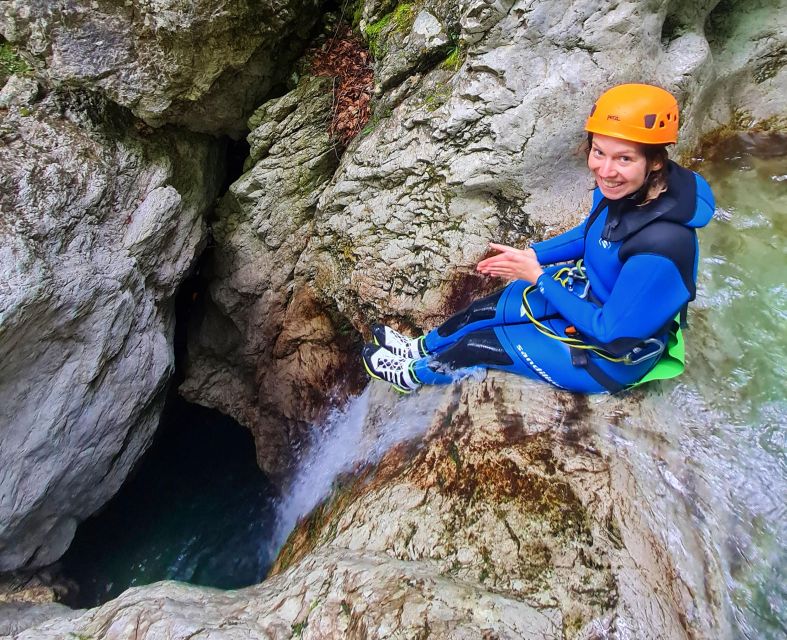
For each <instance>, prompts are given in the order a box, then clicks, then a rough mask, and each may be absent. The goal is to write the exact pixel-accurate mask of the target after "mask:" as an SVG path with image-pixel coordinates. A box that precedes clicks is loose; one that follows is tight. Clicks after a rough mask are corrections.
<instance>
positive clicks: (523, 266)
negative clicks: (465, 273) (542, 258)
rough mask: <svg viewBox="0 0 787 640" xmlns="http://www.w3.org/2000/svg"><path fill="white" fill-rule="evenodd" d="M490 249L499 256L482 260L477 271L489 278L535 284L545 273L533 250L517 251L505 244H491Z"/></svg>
mask: <svg viewBox="0 0 787 640" xmlns="http://www.w3.org/2000/svg"><path fill="white" fill-rule="evenodd" d="M489 248H490V249H493V250H495V251H499V252H500V253H498V254H497V255H494V256H491V257H489V258H485V259H484V260H481V262H479V263H478V265H477V266H476V271H478V272H479V273H483V274H484V275H487V276H496V277H498V278H507V279H509V280H527V281H528V282H535V281H536V280H538V277H539V276H540V275H541V274H542V273H544V270H543V269H542V268H541V264H540V263H539V262H538V258H537V257H536V252H535V251H533V250H532V249H516V248H514V247H509V246H506V245H504V244H495V243H493V242H490V243H489Z"/></svg>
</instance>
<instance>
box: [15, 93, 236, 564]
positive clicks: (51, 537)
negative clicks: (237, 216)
mask: <svg viewBox="0 0 787 640" xmlns="http://www.w3.org/2000/svg"><path fill="white" fill-rule="evenodd" d="M11 82H13V79H12V80H9V83H11ZM3 93H6V90H5V89H4V90H3ZM22 94H24V92H23V91H22V92H20V91H16V92H15V95H22ZM0 137H1V138H2V145H0V176H2V177H0V183H1V187H0V236H2V243H0V283H2V284H0V361H2V363H3V365H2V373H1V374H0V571H8V570H12V569H16V568H19V567H23V566H26V567H36V566H43V565H46V564H49V563H52V562H54V561H55V560H57V559H58V558H59V557H60V555H62V553H63V552H64V551H65V550H66V548H67V547H68V545H69V543H70V542H71V539H72V537H73V534H74V530H75V529H76V526H77V524H78V523H79V522H80V521H82V520H83V519H85V518H86V517H88V516H89V515H91V514H92V513H94V512H95V511H96V510H97V509H98V508H99V507H101V506H102V505H103V504H104V503H105V502H106V501H107V500H109V498H111V497H112V496H113V495H114V494H115V493H116V492H117V490H118V488H119V487H120V485H121V484H122V483H123V481H124V480H125V479H126V477H127V475H128V473H129V471H130V470H131V468H132V466H133V465H134V463H135V462H136V461H137V459H138V458H139V456H140V455H141V453H142V452H143V451H144V450H145V448H146V447H147V445H148V444H149V442H150V440H151V437H152V435H153V432H154V430H155V428H156V426H157V424H158V418H159V413H160V410H161V407H162V404H163V402H164V397H165V394H166V390H167V384H168V381H169V378H170V375H171V374H172V370H173V366H174V356H173V344H172V342H173V334H174V296H175V292H176V289H177V287H178V285H179V283H180V282H181V281H182V279H183V278H184V277H185V275H186V273H187V272H188V270H189V269H190V268H191V266H192V264H193V262H194V260H195V257H196V256H197V255H198V253H199V252H200V250H201V249H202V247H203V245H204V241H205V223H204V221H203V214H204V213H205V211H206V209H207V208H208V207H210V206H211V205H212V203H213V199H214V198H215V195H216V192H217V190H218V187H219V186H220V184H219V181H220V180H221V174H222V171H223V158H222V154H221V146H220V145H219V144H218V143H216V142H215V141H213V140H212V139H209V138H207V137H206V136H200V135H197V134H188V133H186V134H183V133H177V134H176V133H175V132H174V131H172V130H169V129H162V130H160V131H158V132H156V134H155V136H153V135H152V132H151V130H150V128H149V127H146V126H144V125H142V123H140V122H139V121H135V120H134V118H133V117H131V116H130V114H129V113H128V112H126V111H125V110H122V109H120V108H118V107H116V106H114V105H112V104H111V103H109V102H107V101H106V99H104V98H102V97H100V96H97V95H94V94H86V93H83V92H58V91H51V90H48V91H47V94H46V97H45V98H44V99H43V100H41V101H39V102H30V101H29V100H28V103H27V104H25V105H19V104H16V103H14V102H10V103H9V106H8V108H7V109H5V110H2V111H0Z"/></svg>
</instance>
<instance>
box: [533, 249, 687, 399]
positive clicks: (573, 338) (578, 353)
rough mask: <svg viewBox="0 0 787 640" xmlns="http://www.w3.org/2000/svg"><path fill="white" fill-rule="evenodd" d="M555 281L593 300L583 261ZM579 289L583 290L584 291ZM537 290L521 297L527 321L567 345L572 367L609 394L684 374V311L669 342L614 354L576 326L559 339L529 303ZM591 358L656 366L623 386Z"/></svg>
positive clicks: (651, 340) (650, 342)
mask: <svg viewBox="0 0 787 640" xmlns="http://www.w3.org/2000/svg"><path fill="white" fill-rule="evenodd" d="M552 278H553V279H554V280H556V281H557V282H559V283H560V284H561V285H562V286H563V287H564V288H566V289H568V290H569V291H571V292H575V293H576V295H578V296H579V297H580V298H583V299H585V298H590V297H591V295H592V293H591V291H590V281H589V280H588V277H587V273H586V272H585V268H584V265H583V261H582V260H581V259H580V260H578V261H577V262H576V263H575V264H574V265H572V266H570V267H568V266H567V267H563V268H561V269H560V270H558V271H556V272H555V273H554V274H553V275H552ZM578 287H581V289H579V288H578ZM536 288H537V287H536V285H535V284H532V285H530V286H529V287H527V288H526V289H525V290H524V291H523V293H522V309H523V311H524V314H525V316H526V317H527V319H528V320H529V321H530V322H531V323H532V324H533V326H534V327H535V328H536V329H537V330H538V331H540V332H541V333H542V334H544V335H545V336H548V337H549V338H552V339H554V340H558V341H559V342H562V343H563V344H565V345H567V346H568V348H569V351H570V353H571V362H572V364H573V365H574V366H576V367H582V368H584V369H585V370H586V371H587V372H588V374H589V375H590V376H591V377H593V378H594V379H595V380H596V381H597V382H598V383H599V384H601V385H602V386H603V387H604V388H605V389H607V391H609V392H610V393H617V392H619V391H622V390H623V389H626V388H631V387H635V386H638V385H641V384H644V383H646V382H650V381H651V380H665V379H668V378H674V377H676V376H679V375H680V374H681V373H683V370H684V368H685V349H684V343H683V334H682V331H681V321H680V320H682V317H683V311H681V313H680V314H679V315H678V316H676V318H675V320H673V321H672V322H671V325H670V328H669V331H668V336H667V339H666V340H659V339H658V338H648V339H646V340H642V341H641V342H639V343H637V344H636V345H634V346H633V347H631V348H630V349H628V351H627V352H626V353H624V354H622V355H619V354H615V353H612V352H611V351H609V350H608V349H605V348H603V347H599V346H598V345H594V344H590V343H587V342H585V341H584V340H583V339H582V336H581V334H580V333H579V331H577V329H576V327H574V326H568V327H566V329H565V331H564V333H565V335H560V334H558V333H557V332H555V331H554V330H553V329H552V328H550V327H548V326H547V325H546V324H544V323H543V322H541V321H540V320H538V319H537V318H536V317H535V314H534V313H533V309H532V307H531V306H530V301H529V300H528V295H529V294H530V293H531V292H533V291H534V290H535V289H536ZM590 354H595V355H596V356H598V357H600V358H603V359H604V360H607V361H609V362H617V363H622V364H626V365H638V364H642V363H643V362H645V361H647V360H651V359H654V358H655V359H656V360H657V362H656V365H655V366H654V367H653V368H652V369H651V370H650V371H649V372H648V373H647V374H645V376H643V377H642V378H641V379H640V380H639V381H637V382H635V383H632V384H622V383H620V382H618V381H617V380H615V379H613V378H612V377H610V376H609V374H607V373H606V372H605V371H604V370H603V369H601V367H599V366H598V364H596V363H595V362H594V361H593V359H592V358H591V357H590Z"/></svg>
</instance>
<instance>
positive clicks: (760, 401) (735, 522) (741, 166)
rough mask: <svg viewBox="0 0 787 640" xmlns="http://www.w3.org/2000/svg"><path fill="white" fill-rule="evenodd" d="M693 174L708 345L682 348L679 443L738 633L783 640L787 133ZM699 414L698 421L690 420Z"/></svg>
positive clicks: (760, 139)
mask: <svg viewBox="0 0 787 640" xmlns="http://www.w3.org/2000/svg"><path fill="white" fill-rule="evenodd" d="M699 171H700V172H701V173H702V174H703V175H704V176H705V177H706V178H707V179H708V181H709V182H710V184H711V186H712V188H713V191H714V194H715V196H716V204H717V214H716V216H715V219H714V221H713V222H712V223H711V224H710V225H709V226H708V228H707V229H705V230H703V231H702V233H701V236H700V237H701V247H702V261H701V264H700V273H701V274H702V277H701V279H700V288H699V291H698V299H697V301H696V302H695V304H694V309H696V310H697V312H696V313H697V315H699V316H700V318H701V319H702V322H703V324H704V325H705V327H706V329H707V328H709V329H710V332H709V333H710V337H709V339H708V341H707V344H703V345H701V347H700V345H697V346H698V347H700V348H699V349H694V350H693V349H692V345H691V342H689V351H688V360H689V369H688V374H687V375H686V377H685V378H686V379H685V380H684V381H683V382H682V384H681V385H680V386H679V387H677V388H676V392H675V394H674V399H675V401H676V402H678V403H682V404H683V406H684V408H685V411H686V414H687V415H688V416H689V420H687V427H688V429H687V431H686V432H685V434H684V435H683V437H682V438H681V443H680V447H681V450H682V452H683V453H685V459H686V464H687V465H691V466H692V467H693V470H694V472H695V473H696V474H697V476H698V477H700V478H701V479H702V482H703V483H704V484H705V485H706V487H707V492H708V493H707V495H705V496H703V499H702V502H701V504H699V505H698V506H699V508H700V509H701V510H703V511H704V513H705V517H706V520H707V522H708V523H710V525H712V526H710V527H709V532H710V535H711V536H712V546H713V547H715V549H716V551H717V553H718V557H719V560H720V563H721V565H722V570H723V573H724V576H725V579H726V581H727V590H728V594H729V597H730V601H731V607H732V611H733V615H734V617H735V618H736V621H737V626H738V629H737V631H736V633H737V634H738V635H739V636H740V637H745V638H750V639H752V640H754V639H758V640H759V639H763V640H766V639H767V640H770V639H773V640H776V638H781V639H783V638H785V637H787V590H786V589H785V584H787V582H786V581H787V575H785V574H786V573H787V508H786V506H785V498H787V446H785V445H787V442H786V441H785V439H786V438H787V399H786V398H787V396H786V394H785V363H787V332H785V327H787V322H786V321H787V281H786V280H785V277H786V276H787V257H786V256H787V137H785V136H775V135H770V136H769V135H744V136H740V137H738V138H736V139H734V140H730V141H728V142H727V143H725V144H724V145H722V146H719V147H717V148H716V149H715V150H713V152H712V155H711V156H710V157H708V158H707V159H705V160H703V161H702V162H701V163H700V165H699ZM688 335H689V336H690V335H691V333H690V332H689V334H688ZM689 340H691V338H690V337H689ZM700 408H701V410H702V411H703V412H704V413H705V415H704V416H703V418H702V419H701V420H696V421H694V420H691V419H690V416H691V413H692V410H697V411H699V410H700ZM708 417H710V418H712V427H711V428H709V425H708Z"/></svg>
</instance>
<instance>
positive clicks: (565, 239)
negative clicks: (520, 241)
mask: <svg viewBox="0 0 787 640" xmlns="http://www.w3.org/2000/svg"><path fill="white" fill-rule="evenodd" d="M531 247H532V249H533V251H535V252H536V257H537V258H538V261H539V262H540V263H541V264H554V263H555V262H566V261H568V260H577V259H579V258H581V257H582V255H583V254H584V253H585V221H583V222H582V223H581V224H580V225H578V226H576V227H574V228H573V229H569V230H568V231H566V232H564V233H561V234H560V235H559V236H555V237H554V238H550V239H549V240H544V241H543V242H536V243H535V244H533V245H531Z"/></svg>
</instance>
